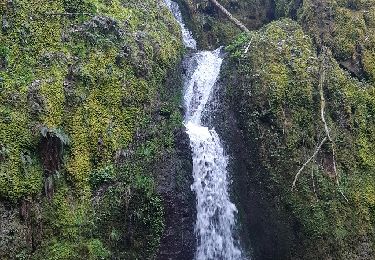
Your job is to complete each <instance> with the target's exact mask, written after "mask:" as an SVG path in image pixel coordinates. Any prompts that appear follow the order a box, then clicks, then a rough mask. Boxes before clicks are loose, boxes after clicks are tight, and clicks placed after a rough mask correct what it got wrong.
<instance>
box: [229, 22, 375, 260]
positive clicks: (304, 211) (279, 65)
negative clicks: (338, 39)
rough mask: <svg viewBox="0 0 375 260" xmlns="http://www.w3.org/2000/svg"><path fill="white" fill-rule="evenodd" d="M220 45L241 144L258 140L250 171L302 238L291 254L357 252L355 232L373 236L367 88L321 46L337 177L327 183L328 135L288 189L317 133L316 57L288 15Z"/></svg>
mask: <svg viewBox="0 0 375 260" xmlns="http://www.w3.org/2000/svg"><path fill="white" fill-rule="evenodd" d="M249 43H251V44H250V46H249V51H248V53H244V50H245V48H246V47H247V46H248V45H249ZM227 50H228V51H229V52H230V56H231V57H230V59H229V65H228V66H227V72H226V78H227V83H228V84H229V91H230V94H231V98H232V100H233V104H232V105H233V107H234V109H236V111H237V114H238V116H239V118H240V124H241V127H242V129H243V130H244V133H245V138H246V140H247V142H248V146H252V147H254V146H255V147H257V153H258V155H259V158H258V160H257V161H256V162H254V164H255V165H259V169H263V170H254V171H253V172H255V173H256V174H257V177H256V178H257V179H258V180H259V181H260V182H262V183H265V185H266V187H267V188H268V189H269V193H271V194H273V196H280V198H281V205H283V206H282V207H286V208H287V209H288V213H289V214H290V215H291V216H292V217H293V219H295V220H296V223H298V224H297V225H298V226H299V227H300V231H299V232H298V234H297V235H298V236H299V242H300V243H301V244H302V245H303V246H302V247H298V249H296V251H294V252H292V254H293V255H294V256H295V257H297V256H304V259H316V257H318V258H325V257H327V256H329V255H330V256H333V257H334V258H337V259H345V257H346V256H347V255H348V254H349V253H353V254H357V253H356V250H357V249H358V250H359V248H360V247H361V245H360V244H359V243H360V241H362V240H360V238H363V237H365V240H366V241H370V242H369V243H370V244H371V243H372V244H373V238H374V226H373V223H372V220H371V219H373V217H374V215H373V211H372V210H371V209H373V207H374V204H373V195H374V194H373V187H374V181H373V180H374V162H375V158H373V154H374V153H373V152H372V151H373V149H374V148H375V147H373V144H374V140H373V137H374V136H375V135H374V134H375V129H374V125H375V124H374V123H375V122H374V121H373V120H374V114H375V113H374V112H375V110H374V106H375V100H374V98H373V97H374V88H373V86H371V85H368V84H366V83H361V82H358V81H357V80H355V79H353V78H351V77H350V76H349V75H348V73H346V72H344V71H343V70H342V69H341V68H340V67H339V65H338V64H337V62H336V61H335V60H334V58H333V57H332V56H331V54H329V57H328V62H327V64H325V66H326V67H325V77H324V81H323V84H324V95H325V99H326V102H327V108H326V111H325V113H326V119H327V122H328V126H329V128H330V130H331V136H332V138H333V140H334V145H335V151H336V160H337V167H338V173H339V174H340V177H339V178H340V179H339V183H340V184H339V186H337V185H336V183H335V176H334V172H333V170H332V166H331V164H332V148H331V145H330V144H329V143H327V144H325V145H324V146H323V147H322V149H321V150H320V152H319V153H318V155H317V156H316V158H315V160H313V162H311V163H310V164H308V165H307V167H306V168H305V170H304V171H303V172H302V174H301V176H300V177H299V179H298V181H297V188H296V190H294V191H293V192H291V186H292V182H293V180H294V177H295V174H296V173H297V172H298V170H299V168H300V167H301V166H302V165H303V164H304V163H305V162H306V161H307V159H308V158H309V157H310V156H311V155H312V154H313V153H314V151H315V149H316V146H317V144H319V142H321V140H322V138H323V137H324V135H325V134H324V126H323V124H322V122H321V118H320V96H319V89H318V86H319V81H320V75H321V74H320V73H319V72H320V64H321V57H317V55H316V54H315V52H314V45H313V44H312V41H311V40H310V38H309V37H307V36H306V35H305V34H304V32H303V31H302V28H301V27H300V26H298V25H297V23H296V22H293V21H291V20H282V21H277V22H273V23H271V24H269V25H268V26H266V27H264V28H263V29H262V30H260V31H259V32H253V33H251V34H250V35H248V36H244V35H242V36H240V37H239V38H238V40H237V41H235V42H234V44H233V45H231V46H230V47H228V48H227ZM254 142H255V145H254ZM254 160H256V159H254ZM341 192H342V193H343V194H344V196H345V197H346V198H347V199H348V201H349V202H346V200H345V198H344V197H343V196H342V195H341ZM294 225H296V224H294ZM322 245H324V246H322ZM352 247H354V248H356V249H354V250H351V249H350V248H352ZM316 248H319V250H318V251H317V252H315V249H316ZM311 252H315V254H310V253H311Z"/></svg>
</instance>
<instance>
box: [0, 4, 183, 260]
mask: <svg viewBox="0 0 375 260" xmlns="http://www.w3.org/2000/svg"><path fill="white" fill-rule="evenodd" d="M0 13H1V16H2V17H1V18H2V30H1V35H0V91H1V92H0V198H1V200H2V201H4V203H5V204H7V205H8V206H9V207H16V205H20V207H21V209H24V212H25V214H26V215H25V216H23V215H22V214H21V218H22V216H23V218H24V220H25V222H27V223H28V229H29V230H31V231H30V232H29V233H30V240H28V238H25V237H24V236H23V235H22V234H17V232H14V231H9V232H13V233H14V235H13V240H14V241H16V242H15V244H14V245H13V246H14V248H9V245H8V246H6V247H3V245H4V246H5V245H6V243H5V241H4V244H3V243H0V246H1V247H0V248H1V250H0V252H1V253H0V258H2V259H3V258H10V259H14V258H15V257H16V255H17V257H18V258H20V259H21V258H22V257H27V256H30V255H33V256H34V258H35V259H41V257H42V256H43V257H46V258H48V259H84V258H85V259H104V258H107V257H110V255H111V254H112V257H121V255H124V254H125V255H127V254H130V255H131V257H133V258H137V257H141V258H142V259H146V258H149V257H151V256H152V255H154V254H155V252H156V249H157V246H158V241H159V239H160V236H161V232H162V229H163V209H162V204H161V201H160V198H158V196H157V194H156V193H155V187H154V186H155V185H154V184H153V177H152V175H151V171H150V167H151V165H152V163H153V162H154V161H155V160H156V159H155V158H157V157H158V156H160V153H162V151H166V149H167V150H168V149H170V150H171V149H173V145H174V139H173V138H174V137H173V131H174V130H175V129H176V128H179V127H180V121H181V115H180V112H179V110H178V109H177V106H178V103H179V95H178V94H176V92H173V93H165V92H166V91H165V90H164V89H163V88H164V87H163V84H164V82H165V78H166V76H167V74H168V73H169V72H171V71H172V70H173V68H174V67H175V66H176V64H177V63H178V61H179V59H180V57H181V50H182V46H181V41H180V33H179V30H178V26H176V24H175V22H174V20H173V18H172V16H171V15H170V13H169V12H168V11H167V10H166V8H165V7H164V6H163V5H162V3H161V1H120V0H114V1H102V0H93V1H90V0H85V1H65V0H64V1H47V0H45V1H44V0H41V1H23V0H16V1H2V2H1V3H0ZM155 114H158V116H157V120H156V119H155V118H156V116H155ZM159 114H160V115H159ZM146 133H147V134H146ZM150 133H154V134H150ZM140 162H142V163H140ZM103 185H104V186H105V187H106V188H103ZM101 189H102V190H101ZM97 190H101V191H100V192H99V195H98V194H97V193H94V192H95V191H97ZM93 194H96V199H97V200H98V201H97V203H99V204H100V203H102V202H100V201H101V200H103V203H104V201H107V203H105V206H102V207H99V209H100V210H95V207H93V204H92V198H93ZM120 195H121V196H120ZM135 198H137V200H135ZM115 199H119V200H120V201H114V200H115ZM125 202H126V203H130V204H129V205H132V206H131V209H123V208H122V207H123V205H124V203H125ZM25 205H26V206H25ZM27 205H33V206H31V207H30V206H27ZM36 205H38V206H36ZM116 209H117V210H121V211H122V213H123V214H124V215H119V214H118V213H116ZM21 211H22V210H21ZM134 214H135V215H134ZM103 216H105V217H103ZM111 216H112V217H113V216H117V217H118V218H117V219H116V221H117V222H121V221H123V220H124V219H126V218H128V219H129V220H128V223H129V224H124V226H126V225H132V226H134V228H136V229H137V228H140V229H142V232H141V231H139V230H138V231H137V233H139V234H140V233H142V234H145V235H146V234H150V235H149V236H150V237H149V239H148V241H146V242H145V241H143V239H144V237H142V238H139V239H136V238H133V236H132V235H131V234H124V233H121V232H123V230H121V229H120V230H115V229H113V230H112V229H111V231H110V232H112V233H111V234H112V235H111V238H108V237H102V234H101V233H100V232H102V231H100V227H102V226H103V225H105V224H104V223H106V221H108V218H111ZM131 216H133V217H131ZM100 217H103V219H101V218H100ZM36 220H37V222H40V223H43V225H41V227H35V225H33V224H32V223H34V222H35V221H36ZM116 221H113V223H112V224H113V225H117V224H116V223H115V222H116ZM124 222H125V223H126V221H125V220H124ZM116 232H117V233H116ZM34 233H35V234H34ZM36 234H38V235H36ZM17 236H19V237H17ZM146 236H147V235H146ZM25 239H26V240H28V242H27V243H26V244H27V246H26V247H23V246H22V244H19V245H17V240H25ZM111 239H112V240H113V241H120V242H121V241H122V242H123V241H124V240H126V239H129V243H128V244H126V245H125V246H124V247H122V248H121V249H118V250H117V251H116V252H114V248H115V247H112V244H111V243H112V242H109V241H111ZM120 242H118V243H120ZM144 243H150V244H149V245H146V244H144ZM115 245H117V244H116V243H115ZM145 247H147V248H148V250H144V249H143V248H145ZM129 257H130V256H129Z"/></svg>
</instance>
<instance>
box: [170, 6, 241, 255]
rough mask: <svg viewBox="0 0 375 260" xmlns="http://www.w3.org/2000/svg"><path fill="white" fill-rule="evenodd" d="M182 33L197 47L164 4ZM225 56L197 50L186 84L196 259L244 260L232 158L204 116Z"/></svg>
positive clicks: (177, 14)
mask: <svg viewBox="0 0 375 260" xmlns="http://www.w3.org/2000/svg"><path fill="white" fill-rule="evenodd" d="M164 2H165V4H166V5H167V7H168V8H169V9H170V10H171V12H172V13H173V15H174V17H175V18H176V20H177V22H178V23H179V25H180V27H181V31H182V38H183V42H184V45H185V47H187V48H189V49H193V50H195V49H196V41H195V40H194V39H193V37H192V35H191V33H190V32H189V30H188V29H187V28H186V26H185V24H184V23H183V20H182V15H181V12H180V10H179V6H178V4H177V3H175V2H173V1H170V0H164ZM222 62H223V58H222V55H221V48H219V49H217V50H215V51H195V52H194V54H193V55H192V56H191V57H189V60H188V62H187V64H188V65H187V71H186V76H185V86H184V88H185V89H184V105H185V109H186V113H185V120H184V124H185V126H186V129H187V133H188V135H189V138H190V146H191V149H192V157H193V177H194V183H193V184H192V190H193V191H194V192H195V193H196V198H197V220H196V225H195V230H196V234H197V240H198V244H197V249H196V255H195V259H196V260H242V259H243V256H242V253H241V250H240V247H239V245H238V241H236V240H235V239H234V238H233V230H234V227H235V214H236V212H237V209H236V207H235V205H234V204H233V203H232V202H231V201H230V198H229V193H228V176H227V175H228V173H227V164H228V157H227V156H226V155H225V152H224V149H223V145H222V143H221V141H220V138H219V136H218V134H217V133H216V131H215V129H210V128H208V127H207V126H204V123H203V122H202V116H203V114H207V113H209V112H210V111H208V110H207V104H208V103H209V101H210V98H212V97H211V95H212V94H213V88H214V86H215V83H216V81H217V80H218V77H219V74H220V68H221V64H222Z"/></svg>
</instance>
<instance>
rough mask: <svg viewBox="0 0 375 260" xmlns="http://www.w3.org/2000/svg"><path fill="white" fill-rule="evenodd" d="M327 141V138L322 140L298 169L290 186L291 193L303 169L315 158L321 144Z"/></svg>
mask: <svg viewBox="0 0 375 260" xmlns="http://www.w3.org/2000/svg"><path fill="white" fill-rule="evenodd" d="M327 140H328V139H327V137H324V138H323V140H322V141H321V142H320V144H319V145H318V147H317V148H316V149H315V152H314V154H313V155H312V156H311V157H310V158H309V159H308V160H307V161H306V162H305V163H304V164H303V165H302V167H301V168H300V169H299V171H298V172H297V174H296V176H295V177H294V181H293V184H292V191H293V190H294V188H295V187H296V183H297V180H298V177H299V176H300V175H301V173H302V171H303V169H305V167H306V166H307V165H308V164H309V163H310V162H311V160H312V159H314V158H315V156H316V155H317V154H318V153H319V151H320V149H321V148H322V146H323V144H324V143H325V142H327Z"/></svg>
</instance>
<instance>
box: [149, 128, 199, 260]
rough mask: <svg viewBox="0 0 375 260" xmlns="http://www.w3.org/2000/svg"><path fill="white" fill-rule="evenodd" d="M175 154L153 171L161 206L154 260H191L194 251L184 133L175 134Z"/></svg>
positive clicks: (189, 168)
mask: <svg viewBox="0 0 375 260" xmlns="http://www.w3.org/2000/svg"><path fill="white" fill-rule="evenodd" d="M175 140H176V142H177V143H176V150H175V151H174V152H173V153H170V154H168V155H166V156H165V157H164V158H162V160H161V162H160V165H158V166H157V167H158V169H157V170H156V179H157V183H158V187H157V192H158V193H159V194H160V195H161V197H162V201H163V206H164V214H165V215H164V217H165V230H164V234H163V236H162V239H161V243H160V248H159V253H158V255H157V259H159V260H167V259H171V260H172V259H175V260H185V259H186V260H191V259H193V256H194V251H195V246H196V242H195V233H194V223H195V216H196V209H195V196H194V194H193V192H192V191H191V189H190V185H191V184H192V182H193V178H192V159H191V151H190V144H189V138H188V135H187V134H186V132H185V129H184V128H183V129H179V130H178V131H177V132H176V133H175Z"/></svg>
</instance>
